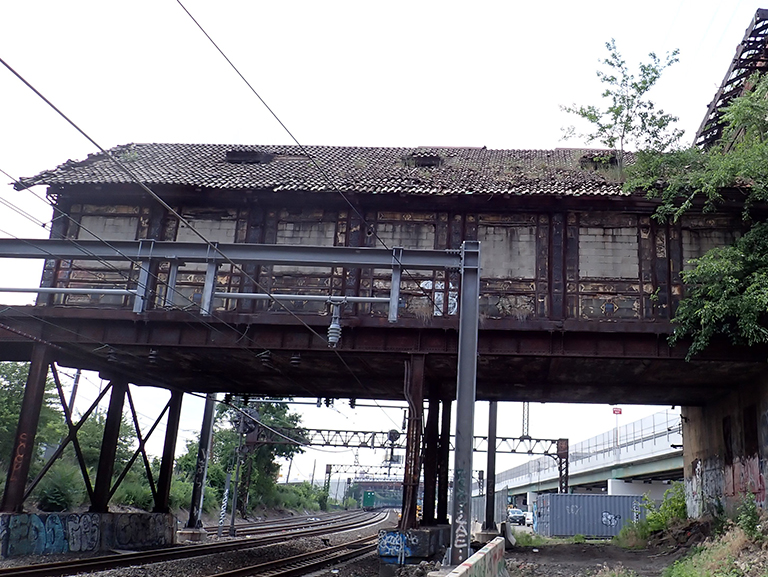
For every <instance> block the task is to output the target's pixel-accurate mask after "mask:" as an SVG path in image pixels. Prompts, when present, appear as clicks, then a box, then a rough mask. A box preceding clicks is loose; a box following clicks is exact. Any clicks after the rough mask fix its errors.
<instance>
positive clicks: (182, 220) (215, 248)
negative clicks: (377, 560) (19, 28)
mask: <svg viewBox="0 0 768 577" xmlns="http://www.w3.org/2000/svg"><path fill="white" fill-rule="evenodd" d="M182 6H183V5H182ZM185 10H186V9H185ZM190 16H191V15H190ZM0 63H1V64H3V66H5V67H6V68H7V69H8V70H9V71H10V72H11V73H12V74H13V75H14V76H16V77H17V78H18V79H19V80H20V81H21V82H22V83H23V84H24V85H25V86H27V87H28V88H29V89H30V90H32V92H34V93H35V94H36V95H37V96H38V97H39V98H40V99H42V100H43V101H44V102H45V103H46V104H48V106H50V107H51V108H52V109H53V110H54V111H55V112H56V113H57V114H59V116H61V117H62V118H63V119H64V120H65V121H66V122H67V123H69V124H70V125H71V126H72V127H73V128H75V130H77V131H78V132H79V133H80V134H81V135H82V136H83V137H84V138H86V139H87V140H88V141H89V142H90V143H91V144H93V145H94V146H95V147H96V148H98V149H99V151H101V153H102V154H104V156H105V158H107V159H109V160H110V161H111V162H113V163H114V164H116V165H117V166H118V167H119V168H120V169H121V170H122V171H123V172H124V173H125V174H126V175H128V177H129V178H130V179H131V180H133V181H134V182H135V183H136V184H137V185H138V186H139V187H140V188H141V189H142V190H144V191H145V192H147V194H149V195H150V196H151V197H152V198H154V199H155V200H156V201H157V202H158V203H159V204H160V205H161V206H162V207H163V208H164V209H166V210H167V211H168V212H169V213H170V214H171V215H173V216H174V217H175V218H176V219H177V220H178V221H179V223H181V224H184V225H185V226H187V227H188V228H189V229H190V230H191V231H192V232H193V233H194V234H195V235H196V236H197V237H198V238H200V239H201V240H202V241H203V242H204V243H205V244H206V245H207V246H208V247H209V248H211V249H212V250H213V251H214V252H215V253H216V254H218V255H219V256H221V258H222V259H223V260H224V261H225V262H227V263H228V264H230V265H231V266H232V267H233V268H234V269H235V270H237V271H238V272H239V273H240V274H242V275H243V276H244V277H245V278H247V279H248V280H249V281H251V282H252V283H253V284H254V286H256V287H257V288H258V289H259V290H261V291H263V292H264V293H265V294H267V295H268V296H270V297H271V294H270V293H269V291H267V290H266V289H265V288H264V287H263V286H262V285H261V284H260V283H259V282H258V281H257V280H256V279H254V278H253V277H252V276H251V275H250V274H248V273H247V272H246V271H245V269H243V268H242V267H241V266H240V265H238V264H237V263H235V262H234V261H232V259H230V258H229V257H228V256H227V255H226V254H225V253H224V252H223V251H222V250H221V249H219V247H218V246H216V245H215V244H214V243H212V242H211V241H209V240H208V239H207V238H206V237H205V236H204V235H203V234H202V233H200V232H199V231H198V230H196V229H195V228H194V227H193V226H192V225H191V224H190V223H189V222H188V221H187V220H186V219H185V218H184V217H183V216H182V215H181V214H179V213H178V211H176V210H174V209H173V207H171V206H170V205H169V204H168V203H167V202H165V201H164V200H163V199H162V198H161V197H160V196H159V195H158V194H157V193H155V192H154V191H153V190H152V189H150V188H149V187H148V186H147V185H146V184H145V183H144V182H142V181H141V180H140V179H139V178H138V176H137V175H136V174H135V173H134V172H133V171H132V170H130V168H129V167H127V166H126V165H125V164H124V163H123V162H121V161H120V160H119V159H118V158H116V157H115V156H114V155H112V154H110V153H109V152H108V151H107V150H106V149H104V148H103V147H102V146H101V145H100V144H99V143H98V142H96V140H94V139H93V138H92V137H91V136H89V135H88V134H87V133H86V132H85V131H84V130H83V129H82V128H80V127H79V126H78V125H77V124H76V123H75V122H74V121H73V120H71V119H70V118H69V117H68V116H67V115H66V114H64V113H63V112H62V111H61V110H60V109H59V108H58V107H56V106H55V105H54V104H53V103H52V102H51V101H50V100H48V99H47V98H46V97H45V96H44V95H43V94H42V93H41V92H40V91H39V90H37V89H36V88H35V87H34V86H33V85H32V84H31V83H29V82H28V81H27V80H26V79H25V78H24V77H23V76H21V74H19V73H18V72H17V71H16V70H15V69H14V68H13V67H12V66H11V65H10V64H8V63H7V62H6V61H5V60H4V59H3V58H0ZM302 148H303V147H302ZM313 163H315V165H316V166H317V168H318V169H319V170H321V172H322V173H323V174H325V173H324V172H323V171H322V169H320V167H319V165H317V164H316V162H315V161H314V160H313ZM326 178H327V176H326ZM331 184H332V183H331ZM336 190H338V189H336ZM339 192H340V191H339ZM342 196H343V195H342ZM344 199H345V200H346V202H347V203H349V200H348V199H346V197H344ZM349 204H350V206H352V204H351V203H349ZM353 209H354V207H353ZM356 212H357V211H356ZM357 214H359V213H357ZM360 216H361V218H362V215H360ZM362 220H363V221H364V219H362ZM377 238H378V237H377ZM379 240H380V241H381V239H379ZM381 242H382V244H383V245H384V246H385V247H386V243H384V242H383V241H381ZM404 270H405V269H404ZM405 272H406V274H408V275H409V276H410V273H409V272H408V271H407V270H405ZM417 286H418V283H417ZM422 291H423V289H422ZM425 294H426V292H425ZM427 296H428V298H429V299H430V301H431V302H432V303H433V306H435V305H434V301H433V300H432V298H431V296H429V295H427ZM271 301H272V302H273V303H275V304H276V305H277V306H279V307H280V308H282V309H283V310H285V311H286V312H287V313H289V314H290V315H291V316H292V317H294V319H296V320H297V321H298V322H299V323H300V324H302V325H303V326H304V327H305V328H306V329H307V330H309V331H310V332H311V333H312V334H313V335H315V336H316V337H317V338H319V339H320V340H321V341H323V342H327V339H326V337H325V336H324V335H321V334H320V333H318V332H317V331H316V330H314V329H313V328H312V327H311V326H309V325H308V324H307V323H306V322H305V321H304V320H303V319H301V318H300V317H299V316H298V315H297V314H296V313H294V312H293V311H292V310H291V309H290V308H289V307H288V306H286V305H285V304H284V303H282V302H281V301H279V300H277V299H274V298H272V299H271ZM332 350H333V352H334V354H335V355H336V357H337V358H338V359H339V361H340V362H341V363H342V365H343V366H344V368H345V369H346V370H347V371H348V372H349V373H350V375H351V376H352V378H353V379H355V382H356V383H357V384H358V385H359V386H360V387H361V388H362V389H364V390H369V388H368V387H367V386H366V385H365V384H364V383H363V382H362V381H361V380H360V378H359V377H358V376H357V374H356V373H355V372H354V371H352V369H351V367H350V366H349V364H348V363H347V362H346V361H345V360H344V359H343V358H342V356H341V353H340V352H339V351H338V350H337V349H335V348H334V349H332ZM390 420H391V417H390ZM393 422H394V421H393Z"/></svg>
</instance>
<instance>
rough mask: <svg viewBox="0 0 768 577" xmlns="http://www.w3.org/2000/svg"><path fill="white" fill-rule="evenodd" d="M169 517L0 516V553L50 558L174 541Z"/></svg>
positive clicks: (148, 514) (162, 515)
mask: <svg viewBox="0 0 768 577" xmlns="http://www.w3.org/2000/svg"><path fill="white" fill-rule="evenodd" d="M175 530H176V527H175V522H174V520H173V517H172V516H170V515H165V514H162V513H121V514H112V513H106V514H98V513H83V514H74V513H73V514H55V513H52V514H41V515H37V514H34V513H23V514H18V515H0V553H2V555H3V556H5V557H13V556H17V555H52V554H55V553H67V552H74V553H85V552H90V551H100V550H106V549H110V548H115V547H117V548H124V549H128V548H131V549H142V548H147V547H157V546H162V545H170V544H172V543H173V542H174V535H175Z"/></svg>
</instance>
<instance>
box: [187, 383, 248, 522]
mask: <svg viewBox="0 0 768 577" xmlns="http://www.w3.org/2000/svg"><path fill="white" fill-rule="evenodd" d="M215 406H216V393H209V394H208V395H206V397H205V409H203V426H202V427H201V429H200V442H199V443H198V445H197V465H196V466H195V479H194V481H193V484H192V502H191V503H190V505H189V520H188V521H187V529H198V528H200V527H202V526H203V523H202V521H201V520H200V514H201V513H202V509H203V489H204V488H205V476H206V473H207V472H208V456H209V455H210V452H211V441H212V440H213V413H214V409H215ZM235 490H237V489H235ZM233 515H234V513H233Z"/></svg>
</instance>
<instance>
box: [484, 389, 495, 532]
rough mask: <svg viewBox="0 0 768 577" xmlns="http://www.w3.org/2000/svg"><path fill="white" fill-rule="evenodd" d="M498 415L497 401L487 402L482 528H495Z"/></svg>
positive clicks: (490, 529) (488, 529) (491, 529)
mask: <svg viewBox="0 0 768 577" xmlns="http://www.w3.org/2000/svg"><path fill="white" fill-rule="evenodd" d="M498 415H499V403H498V402H497V401H490V402H489V403H488V466H487V467H486V475H485V477H486V479H485V523H484V524H483V529H485V530H487V531H495V530H496V519H494V517H495V514H496V423H497V421H498Z"/></svg>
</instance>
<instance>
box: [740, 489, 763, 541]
mask: <svg viewBox="0 0 768 577" xmlns="http://www.w3.org/2000/svg"><path fill="white" fill-rule="evenodd" d="M736 514H737V517H736V524H737V525H738V526H739V527H741V530H742V531H744V533H745V534H746V535H747V537H749V538H750V539H752V540H753V541H759V540H761V539H762V537H763V535H762V533H761V532H760V511H759V510H758V508H757V503H756V502H755V496H754V495H753V494H752V493H746V494H744V495H742V497H741V500H740V501H739V505H738V507H737V508H736Z"/></svg>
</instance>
